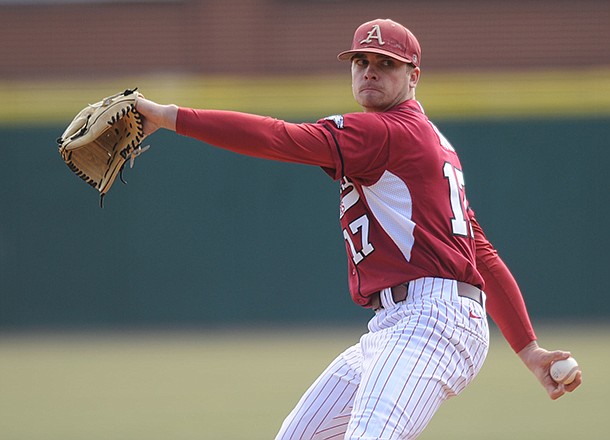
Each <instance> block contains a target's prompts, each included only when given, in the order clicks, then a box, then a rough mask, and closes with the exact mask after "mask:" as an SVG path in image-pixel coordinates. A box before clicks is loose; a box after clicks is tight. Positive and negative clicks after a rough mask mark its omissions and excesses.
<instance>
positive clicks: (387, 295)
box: [379, 287, 396, 309]
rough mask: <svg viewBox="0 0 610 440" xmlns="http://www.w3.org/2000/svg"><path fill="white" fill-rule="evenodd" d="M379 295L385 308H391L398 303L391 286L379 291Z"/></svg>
mask: <svg viewBox="0 0 610 440" xmlns="http://www.w3.org/2000/svg"><path fill="white" fill-rule="evenodd" d="M379 296H380V298H379V299H380V300H381V305H382V307H383V308H385V309H390V308H392V307H394V306H395V305H396V303H395V302H394V297H393V295H392V288H391V287H387V288H385V289H383V290H382V291H381V292H379Z"/></svg>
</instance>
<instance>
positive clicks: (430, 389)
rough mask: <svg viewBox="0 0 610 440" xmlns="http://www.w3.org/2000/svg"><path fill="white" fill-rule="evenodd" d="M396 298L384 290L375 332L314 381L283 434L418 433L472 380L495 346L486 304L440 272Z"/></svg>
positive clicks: (326, 437) (303, 437)
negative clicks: (468, 295)
mask: <svg viewBox="0 0 610 440" xmlns="http://www.w3.org/2000/svg"><path fill="white" fill-rule="evenodd" d="M391 298H392V297H391V292H390V289H385V290H384V291H382V295H381V299H382V304H383V306H384V307H383V308H382V309H380V310H379V311H377V312H376V314H375V316H374V317H373V318H372V319H371V320H370V321H369V324H368V328H369V332H368V333H366V334H365V335H364V336H362V338H361V339H360V342H359V343H357V344H356V345H354V346H352V347H350V348H348V349H347V350H346V351H345V352H343V353H342V354H341V355H339V356H338V357H337V358H336V359H335V360H334V361H333V362H332V363H331V364H330V366H329V367H328V368H327V369H326V370H325V371H324V372H323V373H322V374H321V376H320V377H319V378H318V379H317V380H316V381H315V382H314V383H313V385H312V386H311V387H310V388H309V390H307V392H306V393H305V394H304V395H303V397H302V398H301V400H300V401H299V403H298V404H297V406H296V407H295V408H294V410H293V411H292V412H291V413H290V414H289V415H288V417H287V418H286V419H285V421H284V423H283V424H282V427H281V429H280V432H279V433H278V435H277V437H276V440H330V439H336V440H339V439H348V440H356V439H359V440H373V439H384V440H385V439H388V440H390V439H392V440H394V439H401V440H406V439H414V438H417V436H418V435H419V434H420V433H421V432H422V431H423V430H424V428H425V427H426V425H427V424H428V422H429V421H430V419H431V418H432V416H433V415H434V413H435V412H436V411H437V409H438V408H439V407H440V405H441V403H443V402H444V401H445V400H447V399H449V398H450V397H453V396H455V395H457V394H459V393H460V392H461V391H462V390H463V389H464V388H465V387H466V386H467V385H468V384H469V383H470V382H471V381H472V379H473V378H474V377H475V376H476V374H477V373H478V372H479V370H480V369H481V367H482V365H483V362H484V360H485V356H486V355H487V350H488V346H489V328H488V325H487V317H486V314H485V310H484V307H482V306H481V305H479V304H478V303H477V302H475V301H473V300H471V299H468V298H463V297H460V296H458V295H457V286H456V282H455V281H452V280H444V279H439V278H421V279H418V280H415V281H412V282H411V283H409V292H408V296H407V299H406V300H405V301H403V302H401V303H398V304H395V303H394V302H393V301H392V299H391Z"/></svg>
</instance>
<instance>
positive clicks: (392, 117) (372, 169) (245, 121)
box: [176, 100, 483, 306]
mask: <svg viewBox="0 0 610 440" xmlns="http://www.w3.org/2000/svg"><path fill="white" fill-rule="evenodd" d="M176 131H178V132H179V133H181V134H184V135H187V136H191V137H195V138H198V139H200V140H202V141H204V142H207V143H210V144H212V145H217V146H220V147H223V148H227V149H230V150H232V151H235V152H237V153H241V154H247V155H250V156H255V157H261V158H265V159H274V160H280V161H287V162H296V163H303V164H310V165H319V166H321V167H322V168H323V169H324V170H325V171H326V172H327V173H328V174H329V175H330V176H331V177H332V178H333V179H336V180H338V181H340V184H341V206H340V210H339V217H340V220H341V226H342V233H343V237H344V239H345V246H346V250H347V255H348V269H349V272H348V276H349V287H350V292H351V295H352V298H353V300H354V301H355V302H356V303H358V304H360V305H363V306H366V305H368V303H369V296H370V295H371V294H372V293H373V292H377V291H379V290H381V289H383V288H386V287H392V286H395V285H398V284H401V283H404V282H407V281H410V280H413V279H416V278H420V277H426V276H431V277H442V278H449V279H455V280H458V281H464V282H467V283H470V284H473V285H477V286H481V287H482V285H483V281H482V278H481V275H480V274H479V273H478V272H477V270H476V268H475V267H476V266H475V243H474V239H473V232H472V227H471V225H470V219H469V216H468V215H467V214H466V212H467V207H468V204H467V201H466V195H465V191H464V175H463V173H462V167H461V165H460V161H459V160H458V157H457V155H456V153H455V151H454V149H453V148H452V147H451V145H450V144H449V142H448V141H447V140H446V139H445V138H444V137H443V136H442V135H441V134H440V132H439V131H438V130H437V129H436V127H435V126H434V125H433V124H432V123H431V122H430V121H429V120H428V118H427V117H426V116H425V115H424V112H423V110H422V108H421V106H420V105H419V103H418V102H417V101H415V100H409V101H406V102H404V103H402V104H400V105H398V106H396V107H394V108H392V109H390V110H388V111H386V112H381V113H353V114H346V115H337V116H332V117H329V118H325V119H322V120H320V121H318V122H317V123H304V124H291V123H288V122H285V121H281V120H277V119H273V118H269V117H262V116H257V115H249V114H244V113H237V112H227V111H217V110H194V109H186V108H180V109H179V112H178V118H177V120H176Z"/></svg>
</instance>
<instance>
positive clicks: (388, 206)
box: [362, 170, 415, 261]
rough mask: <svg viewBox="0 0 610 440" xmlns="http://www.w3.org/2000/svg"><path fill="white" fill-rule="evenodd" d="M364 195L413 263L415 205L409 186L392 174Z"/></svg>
mask: <svg viewBox="0 0 610 440" xmlns="http://www.w3.org/2000/svg"><path fill="white" fill-rule="evenodd" d="M362 191H363V193H364V198H365V199H366V201H367V203H368V205H369V207H370V209H371V212H372V213H373V215H374V216H375V218H376V219H377V221H378V222H379V224H380V225H381V227H382V228H383V230H384V231H385V232H386V233H387V234H388V235H389V236H390V238H391V239H392V241H393V242H394V243H395V244H396V246H398V248H399V249H400V251H401V252H402V254H403V255H404V257H405V260H407V261H410V260H411V250H412V249H413V244H414V243H415V237H414V235H413V231H414V230H415V223H414V222H413V220H412V215H413V201H412V199H411V192H410V191H409V188H408V187H407V185H406V183H405V182H404V181H402V180H401V179H400V178H398V177H397V176H395V175H394V174H392V173H391V172H389V171H387V170H386V171H385V172H384V173H383V175H382V176H381V178H380V179H379V180H378V181H377V182H376V183H375V184H373V185H371V186H363V187H362Z"/></svg>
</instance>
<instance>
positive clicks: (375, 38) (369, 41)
mask: <svg viewBox="0 0 610 440" xmlns="http://www.w3.org/2000/svg"><path fill="white" fill-rule="evenodd" d="M359 52H372V53H378V54H382V55H387V56H389V57H392V58H394V59H397V60H399V61H402V62H403V63H410V64H413V65H414V66H417V67H419V63H420V61H421V47H420V46H419V42H418V41H417V38H415V35H413V33H412V32H411V31H410V30H409V29H407V28H406V27H404V26H403V25H401V24H400V23H396V22H395V21H392V20H390V19H385V20H383V19H380V18H378V19H377V20H373V21H368V22H366V23H364V24H361V25H360V27H358V29H356V32H355V33H354V40H353V42H352V48H351V49H350V50H346V51H344V52H341V53H340V54H339V55H337V58H338V59H340V60H342V61H344V60H350V59H351V58H352V55H353V54H355V53H359Z"/></svg>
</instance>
